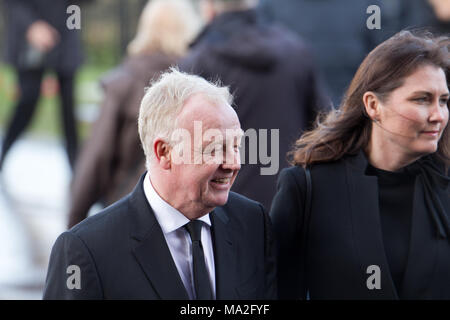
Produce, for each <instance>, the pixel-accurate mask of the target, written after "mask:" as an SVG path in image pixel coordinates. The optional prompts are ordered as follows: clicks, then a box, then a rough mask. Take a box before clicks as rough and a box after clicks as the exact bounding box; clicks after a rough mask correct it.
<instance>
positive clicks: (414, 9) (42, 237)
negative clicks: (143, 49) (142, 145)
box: [0, 0, 450, 299]
mask: <svg viewBox="0 0 450 320" xmlns="http://www.w3.org/2000/svg"><path fill="white" fill-rule="evenodd" d="M199 1H201V0H199ZM199 1H193V5H194V7H195V8H198V2H199ZM434 2H439V0H437V1H434V0H433V1H426V0H407V1H406V0H404V1H402V0H386V1H367V2H366V1H364V0H363V1H361V0H345V1H344V0H327V1H317V0H276V1H273V0H272V1H271V0H261V1H260V3H259V6H258V12H259V13H260V14H261V17H263V19H265V20H266V21H270V22H273V21H275V22H276V23H279V24H282V25H284V26H285V27H286V28H288V29H290V30H291V31H293V32H294V33H295V34H297V35H298V36H299V37H301V38H302V39H303V40H304V41H305V42H306V43H307V44H308V46H309V47H311V50H312V52H313V56H314V58H315V61H316V63H317V65H318V66H319V67H318V69H319V70H320V74H321V78H322V80H323V87H324V88H325V90H327V92H328V95H329V96H330V98H331V100H332V101H333V103H334V105H335V106H337V105H339V101H340V98H341V97H342V94H343V91H344V89H345V87H346V86H347V85H348V84H349V81H350V80H351V77H352V76H353V74H354V72H355V71H356V68H357V67H358V65H359V64H360V63H361V62H362V59H363V58H364V56H365V55H366V54H367V53H368V52H369V51H370V50H371V49H373V47H374V46H376V45H377V44H378V43H380V42H381V41H382V40H384V39H386V38H387V37H389V36H391V35H393V34H394V33H395V32H398V31H399V30H401V29H402V28H405V27H422V26H433V27H434V28H436V29H437V30H439V31H441V32H448V30H449V29H448V27H449V22H448V20H447V19H449V17H448V15H445V14H444V13H442V15H441V16H440V15H438V14H437V13H436V12H437V11H436V10H437V9H435V6H434ZM449 2H450V1H449V0H443V1H442V3H444V5H442V6H441V7H439V8H441V9H439V10H441V11H442V12H443V11H445V10H447V11H446V12H447V13H448V7H449ZM5 3H6V1H2V0H0V51H1V52H2V53H3V52H4V50H5V41H6V40H5V37H6V32H7V30H6V28H7V26H6V23H5V19H4V17H5V14H4V13H5ZM146 3H147V0H92V1H89V2H88V3H86V4H83V5H82V6H81V39H82V47H83V52H84V54H83V55H84V60H83V64H82V65H81V66H80V67H79V68H78V70H77V73H76V77H75V91H74V99H75V109H74V111H75V118H76V121H77V129H78V135H79V139H80V143H79V144H80V146H82V145H83V143H84V142H85V140H86V139H87V138H88V137H89V135H90V133H91V129H92V124H93V123H94V122H95V121H96V119H97V118H98V116H99V113H100V110H99V109H100V105H101V102H102V100H103V99H104V92H103V90H102V88H101V86H100V79H101V78H102V77H103V76H105V74H107V73H108V72H109V71H110V70H111V69H113V68H115V67H116V66H117V65H118V64H120V62H121V61H122V59H123V58H124V57H125V55H126V52H127V45H128V43H129V42H130V41H131V39H133V37H134V35H135V33H136V28H137V24H138V17H139V15H140V14H141V12H142V10H143V8H144V6H145V5H146ZM445 3H446V4H447V5H445ZM369 4H377V5H379V6H380V8H381V19H382V20H381V30H368V29H367V27H366V20H367V18H368V17H369V14H367V13H366V11H365V9H366V8H367V7H368V5H369ZM59 90H60V88H59V85H58V81H57V77H56V75H55V73H53V72H52V71H51V70H50V71H46V73H45V74H44V78H43V81H42V84H41V87H40V92H41V95H40V98H39V100H38V105H37V109H36V113H35V115H34V116H33V119H32V122H31V124H30V126H28V127H27V129H26V131H25V133H24V134H23V135H21V136H20V138H19V139H18V140H17V142H16V143H14V145H13V146H12V147H11V149H10V151H9V153H8V157H7V158H6V159H5V162H4V164H3V169H2V171H1V172H0V299H41V296H42V290H43V286H44V281H45V275H46V269H47V264H48V259H49V255H50V250H51V247H52V245H53V243H54V241H55V239H56V237H57V236H58V235H59V234H60V233H62V232H63V231H65V230H66V229H67V220H68V206H69V201H70V184H71V179H72V169H71V166H70V165H69V162H68V161H67V156H66V154H65V148H64V145H63V143H62V140H61V137H62V135H63V133H62V128H61V123H60V122H61V121H60V109H59V106H58V104H59ZM18 95H19V89H18V84H17V73H16V70H15V69H14V67H13V66H11V65H10V64H7V63H6V62H4V61H3V60H0V138H1V140H0V141H3V138H4V135H5V131H6V129H7V125H8V121H9V118H10V117H11V115H12V114H13V112H14V107H15V103H16V102H17V99H18ZM136 130H137V129H136ZM101 208H102V206H101V205H99V204H97V205H94V206H93V207H92V208H91V209H90V211H89V214H95V212H98V211H99V210H100V209H101Z"/></svg>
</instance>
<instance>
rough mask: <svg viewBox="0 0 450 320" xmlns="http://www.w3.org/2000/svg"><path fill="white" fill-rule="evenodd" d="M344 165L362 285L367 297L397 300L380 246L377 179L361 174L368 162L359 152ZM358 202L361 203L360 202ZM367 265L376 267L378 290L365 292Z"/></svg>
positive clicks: (381, 242)
mask: <svg viewBox="0 0 450 320" xmlns="http://www.w3.org/2000/svg"><path fill="white" fill-rule="evenodd" d="M346 163H347V166H346V177H347V179H348V181H347V184H348V188H349V195H350V209H351V218H352V222H353V226H354V227H353V232H354V237H355V245H356V249H357V254H358V256H359V259H358V260H359V261H360V268H361V269H360V270H361V274H362V275H363V279H364V281H363V286H364V289H365V290H367V297H368V298H379V299H398V295H397V292H396V290H395V286H394V282H393V280H392V277H391V273H390V271H389V264H388V262H387V257H386V254H385V249H384V244H383V236H382V232H381V221H380V214H379V206H378V181H377V178H376V177H372V176H366V175H365V170H366V168H367V165H368V161H367V158H366V157H365V155H364V153H363V152H362V151H360V152H359V153H358V154H357V155H356V156H353V157H349V158H348V162H346ZM362 199H364V200H363V201H361V200H362ZM371 265H376V266H378V267H380V271H381V289H380V290H377V289H373V290H369V289H368V288H366V281H365V279H367V278H368V277H369V276H370V275H369V274H367V268H368V267H369V266H371Z"/></svg>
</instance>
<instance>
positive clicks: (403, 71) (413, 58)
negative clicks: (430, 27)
mask: <svg viewBox="0 0 450 320" xmlns="http://www.w3.org/2000/svg"><path fill="white" fill-rule="evenodd" d="M449 45H450V40H449V37H448V36H441V37H434V36H432V35H431V34H429V33H425V32H423V31H422V32H420V33H419V32H411V31H401V32H399V33H397V34H396V35H394V36H393V37H391V38H390V39H388V40H386V41H384V42H383V43H381V44H380V45H378V46H377V47H376V48H375V49H374V50H372V51H371V52H370V53H369V54H368V56H367V57H366V58H365V59H364V61H363V62H362V64H361V65H360V66H359V68H358V71H357V72H356V74H355V77H354V78H353V80H352V82H351V84H350V87H349V88H348V90H347V92H346V94H345V96H344V99H343V101H342V105H341V107H340V108H339V109H334V110H332V111H330V112H329V113H327V114H322V115H319V116H318V118H317V120H316V124H315V128H314V129H313V130H311V131H308V132H306V133H304V134H303V135H302V136H301V137H300V138H299V139H298V140H297V141H296V142H295V145H294V148H293V150H292V151H290V152H289V153H288V156H289V157H290V162H291V164H293V165H301V166H307V165H310V164H314V163H321V162H329V161H334V160H339V159H340V158H342V157H343V156H344V155H347V154H356V153H358V152H359V151H360V150H361V149H363V150H364V149H365V148H366V146H367V145H368V143H369V140H370V134H371V131H372V121H371V119H370V118H369V117H368V115H367V113H366V110H365V107H364V104H363V95H364V93H365V92H367V91H372V92H373V93H375V94H376V95H377V97H378V98H379V99H380V100H381V101H385V100H386V99H387V98H388V96H389V94H390V93H391V92H392V91H393V90H395V89H397V88H398V87H400V86H402V84H403V81H404V79H405V78H406V77H407V76H409V75H410V74H411V73H413V72H414V71H415V70H416V69H417V68H418V67H420V66H422V65H424V64H431V65H435V66H437V67H439V68H442V69H443V70H444V72H445V75H446V78H447V86H448V85H449V80H450V68H449V67H450V55H449V50H448V49H449ZM436 156H437V157H438V158H439V159H440V160H441V161H442V162H443V163H444V164H445V166H446V167H447V168H448V166H449V164H450V137H449V126H448V125H447V127H446V128H445V130H444V132H443V134H442V137H441V139H440V141H439V143H438V150H437V152H436Z"/></svg>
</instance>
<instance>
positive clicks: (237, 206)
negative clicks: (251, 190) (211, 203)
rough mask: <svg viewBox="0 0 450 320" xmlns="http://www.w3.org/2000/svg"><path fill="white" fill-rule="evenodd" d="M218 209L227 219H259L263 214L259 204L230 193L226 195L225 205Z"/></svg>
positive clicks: (263, 209) (262, 208)
mask: <svg viewBox="0 0 450 320" xmlns="http://www.w3.org/2000/svg"><path fill="white" fill-rule="evenodd" d="M219 208H220V209H219V210H223V211H225V213H226V215H227V216H228V217H231V218H233V217H235V218H236V219H238V220H241V219H244V220H248V219H250V220H251V219H254V218H256V219H260V218H261V215H262V214H264V212H265V208H264V207H263V205H262V204H261V203H259V202H257V201H254V200H251V199H249V198H247V197H245V196H243V195H241V194H239V193H236V192H232V191H230V193H229V195H228V201H227V203H226V204H225V205H223V206H221V207H219Z"/></svg>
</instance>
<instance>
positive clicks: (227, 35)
mask: <svg viewBox="0 0 450 320" xmlns="http://www.w3.org/2000/svg"><path fill="white" fill-rule="evenodd" d="M256 4H257V1H252V0H228V1H227V0H203V1H201V8H202V13H203V15H204V17H205V19H206V20H207V21H208V22H209V24H208V25H207V26H206V28H205V29H204V30H203V31H202V32H201V34H200V35H199V36H198V38H197V39H196V40H195V41H194V43H193V44H192V45H191V52H190V53H189V54H188V56H187V57H186V58H185V59H183V60H182V62H180V69H182V70H185V71H187V72H193V73H196V74H199V75H201V76H202V77H204V78H206V79H213V80H215V79H220V81H222V82H223V83H224V84H225V85H227V86H229V87H230V88H231V91H232V92H233V94H234V95H235V106H236V112H237V113H238V116H239V119H240V120H241V125H242V128H243V130H244V131H245V130H248V129H256V130H257V131H259V129H267V130H268V137H267V141H269V145H268V146H267V150H268V155H270V156H271V157H272V159H271V163H270V164H269V165H267V164H264V165H263V164H262V161H261V156H260V155H258V161H257V164H250V161H249V160H250V158H251V155H250V154H249V150H250V148H246V150H243V151H242V153H243V154H245V155H246V159H245V162H244V163H242V168H241V172H240V179H238V181H236V183H235V184H234V185H233V189H232V190H233V191H235V192H238V193H241V194H243V195H245V196H247V197H249V198H251V199H255V200H257V201H259V202H261V203H263V205H264V206H266V207H267V208H269V207H270V204H271V200H272V197H273V196H274V194H275V187H276V185H275V184H276V174H277V173H278V169H281V168H283V167H286V166H287V165H288V163H287V161H286V159H285V157H284V155H285V154H286V152H287V151H288V150H289V147H290V144H291V143H292V142H293V141H294V140H295V136H296V135H297V134H298V133H299V132H300V131H301V130H302V129H304V128H306V127H307V126H308V125H309V124H311V121H312V119H314V116H315V113H316V110H318V109H320V108H322V107H324V106H325V105H326V104H327V102H328V100H327V99H326V98H325V97H324V96H323V94H322V92H321V89H320V86H319V80H318V78H317V74H316V71H315V68H314V63H313V58H312V56H311V52H310V51H309V49H308V48H307V46H306V44H305V43H303V41H302V40H300V39H299V38H298V37H297V36H296V35H294V34H293V33H292V32H289V31H288V30H287V29H284V28H282V27H280V26H275V25H271V24H265V23H264V22H263V21H262V20H261V17H260V16H259V14H258V12H257V11H256V10H255V9H254V7H255V5H256ZM271 129H279V130H280V131H279V141H277V143H278V142H279V149H276V148H274V147H275V146H274V144H271V143H270V141H271V138H272V135H273V132H271ZM261 138H262V135H261V134H260V135H259V136H258V144H259V143H260V142H261ZM248 141H249V140H247V142H246V143H247V144H248ZM246 147H248V146H246ZM258 149H259V150H258V152H260V150H261V148H260V145H259V148H258ZM254 150H256V149H254ZM271 150H272V151H271ZM271 152H272V154H271ZM280 155H281V157H280ZM275 158H276V159H275ZM277 160H279V163H277V164H275V165H274V163H273V162H274V161H277ZM263 167H269V168H271V167H272V168H273V169H274V171H275V172H273V173H272V174H270V175H262V174H261V172H262V171H261V168H263ZM270 170H272V169H270Z"/></svg>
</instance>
